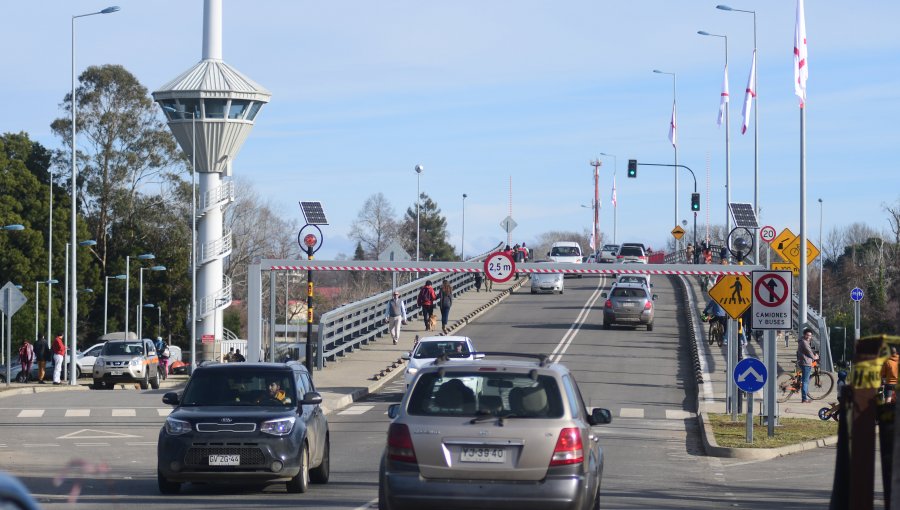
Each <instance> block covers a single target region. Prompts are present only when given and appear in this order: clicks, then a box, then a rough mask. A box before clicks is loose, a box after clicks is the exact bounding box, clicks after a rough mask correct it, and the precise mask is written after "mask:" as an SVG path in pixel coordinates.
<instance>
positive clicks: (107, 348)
mask: <svg viewBox="0 0 900 510" xmlns="http://www.w3.org/2000/svg"><path fill="white" fill-rule="evenodd" d="M103 355H104V356H143V355H144V345H143V344H142V343H140V342H109V343H107V344H105V345H104V346H103Z"/></svg>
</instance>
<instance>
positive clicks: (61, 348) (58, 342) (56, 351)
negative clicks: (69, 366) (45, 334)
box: [50, 335, 66, 385]
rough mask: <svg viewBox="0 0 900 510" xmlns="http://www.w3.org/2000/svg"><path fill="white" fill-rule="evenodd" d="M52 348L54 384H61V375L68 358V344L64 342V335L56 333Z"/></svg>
mask: <svg viewBox="0 0 900 510" xmlns="http://www.w3.org/2000/svg"><path fill="white" fill-rule="evenodd" d="M50 349H51V350H52V351H53V384H56V385H59V384H62V383H61V382H60V376H61V375H62V366H63V361H65V359H66V344H65V342H63V338H62V335H56V338H54V339H53V345H51V346H50Z"/></svg>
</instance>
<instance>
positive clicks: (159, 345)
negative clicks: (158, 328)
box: [154, 336, 169, 379]
mask: <svg viewBox="0 0 900 510" xmlns="http://www.w3.org/2000/svg"><path fill="white" fill-rule="evenodd" d="M154 343H155V344H156V354H157V356H159V371H160V372H162V376H163V379H166V378H167V377H168V376H169V346H168V345H166V343H165V342H164V341H163V339H162V337H161V336H158V337H156V342H154Z"/></svg>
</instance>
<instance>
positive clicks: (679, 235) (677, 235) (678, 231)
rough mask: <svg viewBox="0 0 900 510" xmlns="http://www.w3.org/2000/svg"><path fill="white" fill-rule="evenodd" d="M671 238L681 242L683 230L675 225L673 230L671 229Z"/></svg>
mask: <svg viewBox="0 0 900 510" xmlns="http://www.w3.org/2000/svg"><path fill="white" fill-rule="evenodd" d="M672 237H674V238H675V239H678V240H681V238H682V237H684V229H683V228H681V227H679V226H678V225H675V228H673V229H672Z"/></svg>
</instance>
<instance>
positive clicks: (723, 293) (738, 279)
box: [709, 274, 753, 319]
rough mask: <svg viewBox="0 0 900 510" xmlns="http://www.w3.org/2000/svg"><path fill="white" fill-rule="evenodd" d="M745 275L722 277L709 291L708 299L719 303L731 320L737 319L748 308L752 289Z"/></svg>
mask: <svg viewBox="0 0 900 510" xmlns="http://www.w3.org/2000/svg"><path fill="white" fill-rule="evenodd" d="M750 287H751V282H750V279H749V278H747V276H746V275H742V274H740V275H723V276H722V277H721V278H719V281H718V282H716V284H715V285H713V287H712V288H711V289H709V297H711V298H713V299H715V300H716V303H719V306H721V307H722V308H723V309H724V310H725V313H727V314H728V315H730V316H731V318H732V319H738V318H740V316H741V315H743V314H744V312H746V311H747V309H748V308H750V305H751V303H752V297H753V294H752V289H751V288H750Z"/></svg>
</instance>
